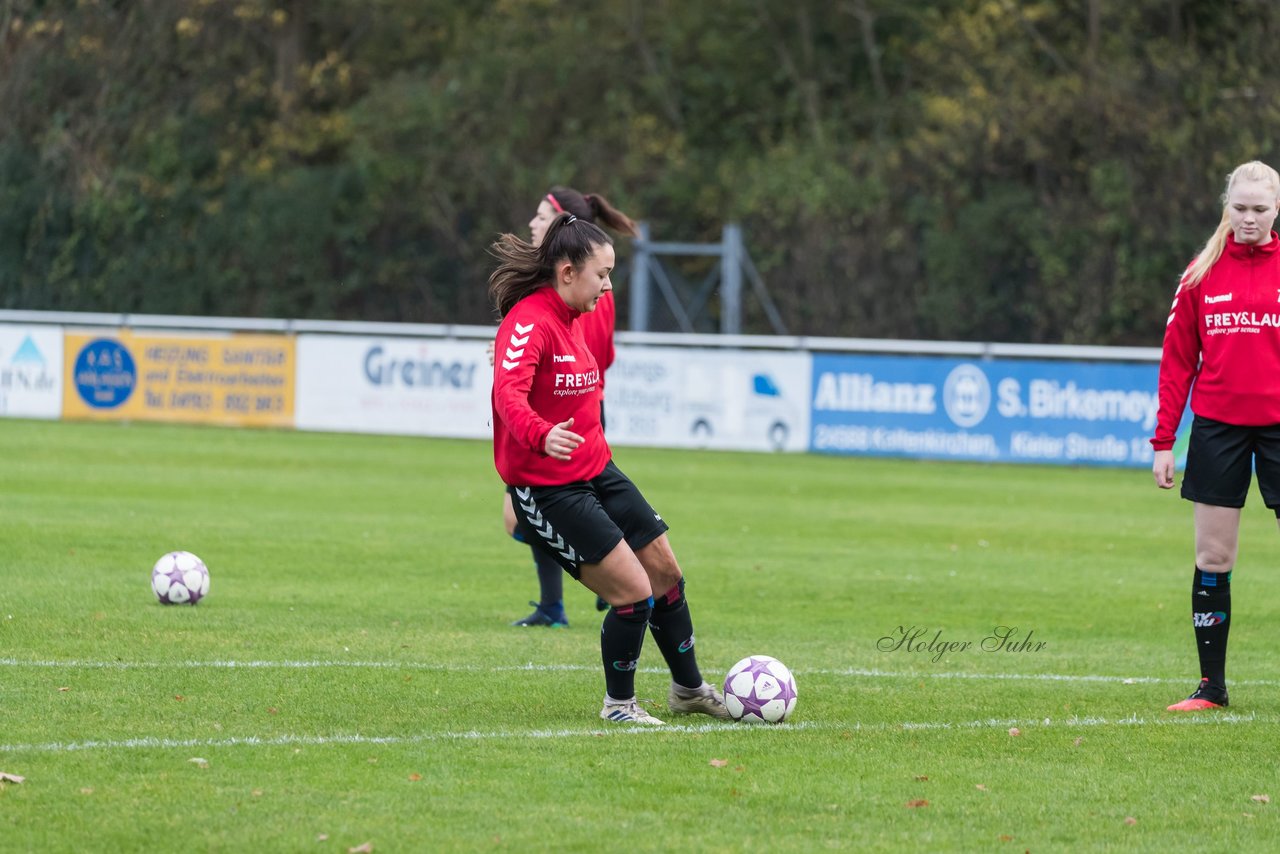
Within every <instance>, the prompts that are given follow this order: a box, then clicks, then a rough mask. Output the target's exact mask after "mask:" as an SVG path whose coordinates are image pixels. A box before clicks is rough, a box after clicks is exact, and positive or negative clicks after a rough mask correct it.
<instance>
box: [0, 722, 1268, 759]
mask: <svg viewBox="0 0 1280 854" xmlns="http://www.w3.org/2000/svg"><path fill="white" fill-rule="evenodd" d="M1251 723H1256V724H1280V717H1276V716H1260V715H1257V714H1254V713H1252V712H1251V713H1249V714H1246V715H1237V714H1234V713H1225V714H1221V715H1218V714H1214V715H1205V716H1199V715H1197V716H1185V717H1170V718H1150V717H1142V716H1139V715H1130V716H1128V717H1121V718H1104V717H1080V716H1072V717H1068V718H1062V719H1059V720H1053V719H1051V718H1030V719H1022V718H1008V719H998V718H986V719H982V720H970V721H902V722H899V723H892V722H880V723H865V724H864V723H858V722H856V721H849V722H839V721H830V722H809V721H805V722H802V723H797V724H778V725H775V726H763V725H761V726H751V725H743V724H733V723H720V722H716V723H705V724H692V725H680V724H676V725H668V726H663V727H649V726H617V727H608V728H596V729H559V730H490V731H488V732H480V731H477V730H467V731H461V732H442V733H422V734H419V735H385V736H379V735H360V734H351V735H276V736H266V737H262V736H239V737H227V738H156V737H152V736H148V737H144V738H126V739H117V740H103V741H97V740H89V741H53V742H45V743H41V744H0V755H4V754H7V753H75V752H81V751H96V750H108V751H109V750H139V749H158V750H169V749H178V748H181V749H184V750H191V749H202V748H219V747H324V746H330V745H352V744H357V745H359V744H369V745H414V744H426V743H430V742H450V741H452V742H459V741H486V740H503V739H570V738H598V737H601V736H636V735H651V734H661V733H707V732H739V733H750V734H751V735H752V736H755V735H756V734H757V733H759V734H776V733H792V732H799V731H817V732H867V733H876V732H890V731H892V732H901V731H915V732H936V731H943V732H962V731H965V730H985V729H1010V728H1012V727H1018V728H1019V730H1026V731H1027V732H1028V733H1030V732H1033V731H1034V730H1037V729H1062V730H1071V729H1080V728H1087V727H1112V726H1114V727H1131V726H1132V727H1149V726H1156V727H1160V726H1231V725H1239V724H1251Z"/></svg>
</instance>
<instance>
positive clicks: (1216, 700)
mask: <svg viewBox="0 0 1280 854" xmlns="http://www.w3.org/2000/svg"><path fill="white" fill-rule="evenodd" d="M1227 705H1228V704H1227V689H1226V687H1225V686H1222V685H1213V684H1211V683H1210V682H1209V680H1208V679H1201V680H1200V687H1199V688H1197V689H1196V690H1195V693H1193V694H1192V695H1191V696H1190V697H1188V698H1187V699H1185V700H1183V701H1182V702H1181V703H1174V704H1173V705H1172V706H1169V707H1168V710H1169V711H1171V712H1199V711H1203V710H1204V709H1222V708H1226V706H1227Z"/></svg>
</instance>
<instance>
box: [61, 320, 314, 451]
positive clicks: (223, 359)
mask: <svg viewBox="0 0 1280 854" xmlns="http://www.w3.org/2000/svg"><path fill="white" fill-rule="evenodd" d="M65 354H66V355H65V359H64V367H63V370H64V374H63V379H64V386H63V416H64V417H66V418H87V419H96V420H125V419H133V420H138V421H177V422H183V423H190V424H219V425H224V426H239V427H292V426H293V375H294V343H293V338H292V337H290V336H287V335H260V334H252V335H251V334H238V333H233V334H227V333H194V332H193V333H176V332H174V333H167V332H157V333H150V332H147V333H139V332H132V331H129V330H125V329H117V330H101V331H88V330H80V331H73V330H67V332H66V334H65Z"/></svg>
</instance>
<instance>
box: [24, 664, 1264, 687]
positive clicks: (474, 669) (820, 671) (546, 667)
mask: <svg viewBox="0 0 1280 854" xmlns="http://www.w3.org/2000/svg"><path fill="white" fill-rule="evenodd" d="M0 667H15V668H22V667H30V668H66V669H70V670H77V669H80V670H199V669H202V668H204V669H218V668H221V669H226V670H309V669H315V670H321V669H327V668H351V669H355V670H436V671H440V672H446V673H510V672H539V671H546V672H554V673H578V672H583V673H597V672H599V670H600V668H599V667H598V666H596V665H590V666H588V665H583V664H534V663H533V662H529V663H527V664H511V665H498V666H495V665H481V664H447V663H439V662H428V661H343V660H302V661H290V660H282V661H255V660H251V661H236V660H212V661H183V660H179V659H174V660H171V661H95V660H89V659H67V660H57V659H48V660H38V659H32V660H27V659H20V658H0ZM637 672H640V673H666V672H667V670H666V668H663V667H641V668H639V669H638V671H637ZM794 672H795V674H796V675H797V676H805V675H816V676H861V677H867V678H871V679H973V680H984V679H990V680H995V681H1015V682H1016V681H1027V682H1101V683H1111V684H1122V685H1152V684H1175V685H1186V684H1188V680H1189V679H1191V677H1188V676H1178V677H1161V676H1106V675H1099V674H1074V673H964V672H951V671H943V672H938V673H930V672H927V671H908V670H880V669H877V668H861V667H839V668H822V667H815V668H808V669H796V670H795V671H794ZM1231 684H1232V685H1263V686H1273V687H1274V686H1280V680H1276V679H1232V680H1231Z"/></svg>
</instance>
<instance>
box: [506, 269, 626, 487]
mask: <svg viewBox="0 0 1280 854" xmlns="http://www.w3.org/2000/svg"><path fill="white" fill-rule="evenodd" d="M579 314H580V312H578V311H577V310H576V309H572V308H570V307H569V306H568V305H566V304H565V302H564V300H563V299H561V298H560V295H559V294H557V293H556V291H555V289H554V288H552V287H550V286H548V287H542V288H538V289H537V290H536V291H534V292H533V293H531V294H529V295H528V296H526V297H525V298H524V299H522V300H520V301H519V302H517V303H516V304H515V306H513V307H512V309H511V311H510V312H508V313H507V316H506V317H505V318H503V320H502V325H501V326H499V327H498V339H497V349H496V351H495V352H494V360H493V462H494V466H495V467H496V468H497V469H498V474H499V475H500V476H501V477H502V480H503V482H504V483H507V484H510V485H512V486H557V485H560V484H565V483H571V482H573V481H576V480H590V479H591V478H593V477H595V476H596V475H598V474H600V472H601V471H603V470H604V467H605V464H607V463H608V462H609V457H610V451H609V445H608V443H606V442H605V439H604V429H603V428H602V427H601V426H600V374H601V371H600V368H599V366H598V365H597V364H596V360H595V357H594V356H593V355H592V354H591V350H590V348H588V347H587V344H586V341H585V340H584V339H583V337H582V329H581V325H580V324H579V322H578V316H579ZM570 418H572V419H573V426H572V427H571V428H570V429H571V430H572V431H573V432H574V433H577V434H578V435H579V436H582V438H583V443H582V444H581V445H580V446H579V447H578V449H577V450H575V451H574V452H573V453H572V454H571V459H569V460H557V459H554V458H552V457H549V456H547V454H546V452H545V450H544V448H545V443H546V440H547V434H548V433H550V432H551V428H552V427H554V426H555V425H557V424H559V423H561V422H563V421H567V420H569V419H570Z"/></svg>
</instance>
